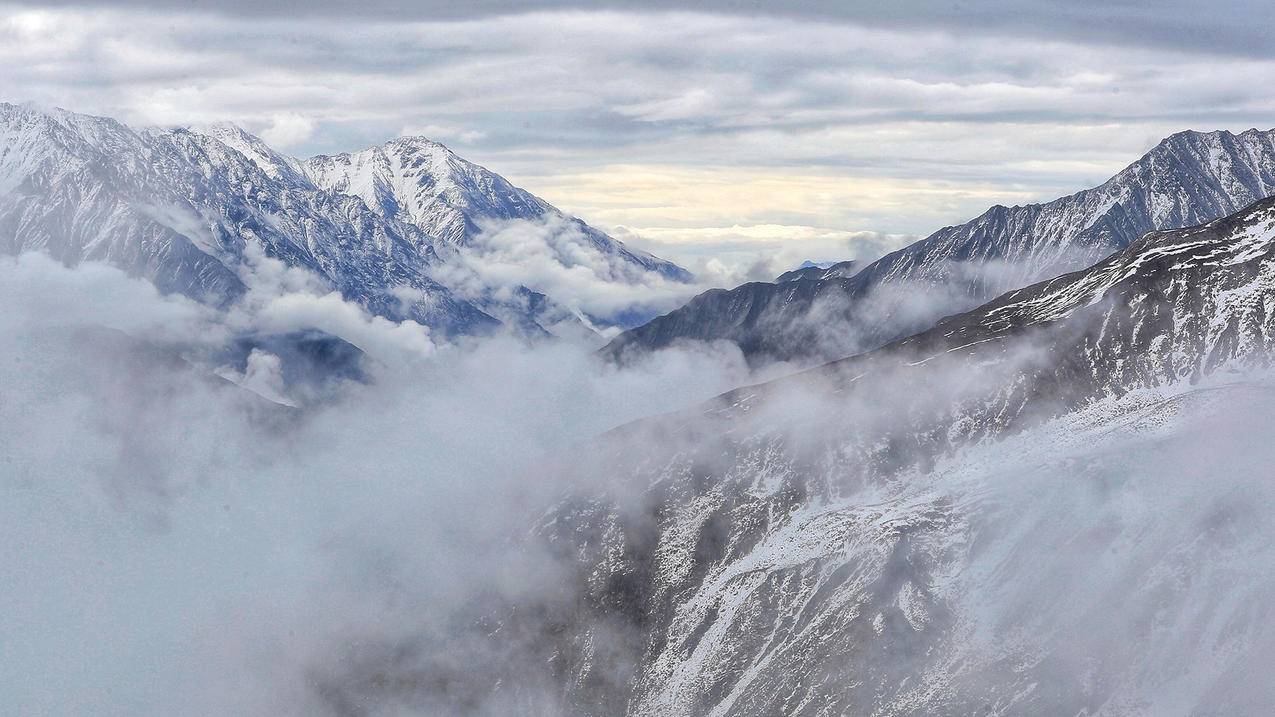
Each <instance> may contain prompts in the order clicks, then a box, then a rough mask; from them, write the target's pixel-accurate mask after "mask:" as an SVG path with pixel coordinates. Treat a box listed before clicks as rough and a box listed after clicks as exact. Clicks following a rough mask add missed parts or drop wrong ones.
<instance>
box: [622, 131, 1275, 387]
mask: <svg viewBox="0 0 1275 717" xmlns="http://www.w3.org/2000/svg"><path fill="white" fill-rule="evenodd" d="M1273 191H1275V130H1270V131H1261V130H1255V129H1253V130H1246V131H1244V132H1241V133H1239V134H1233V133H1231V132H1228V131H1225V130H1218V131H1213V132H1208V133H1201V132H1194V131H1183V132H1178V133H1175V134H1173V135H1170V136H1169V137H1166V138H1165V139H1163V140H1162V141H1161V142H1159V143H1158V144H1157V145H1156V146H1155V147H1154V148H1153V149H1152V150H1151V151H1149V152H1147V153H1146V154H1145V155H1143V156H1142V157H1140V158H1139V159H1137V160H1135V161H1134V162H1132V163H1131V164H1129V165H1128V166H1126V167H1125V168H1124V169H1122V170H1121V171H1120V172H1118V173H1117V174H1116V175H1114V176H1113V177H1111V178H1110V179H1108V180H1107V181H1105V182H1103V183H1102V184H1100V185H1098V186H1097V187H1093V188H1091V189H1085V190H1080V191H1078V192H1075V193H1072V194H1070V195H1067V196H1064V197H1059V198H1057V199H1054V200H1052V201H1049V202H1044V203H1037V204H1027V205H1018V206H1014V207H1009V206H1005V205H999V204H998V205H994V206H992V207H990V208H989V209H987V210H986V211H985V212H983V213H982V214H980V215H979V216H978V217H975V218H974V219H972V220H970V221H969V222H966V223H964V224H955V225H950V226H947V227H943V228H941V229H939V230H938V231H936V232H934V233H933V234H931V235H930V236H928V237H926V238H925V239H922V240H920V241H918V242H915V243H913V244H911V245H909V246H907V247H904V248H902V249H899V250H897V251H894V252H891V253H889V254H886V255H885V256H883V257H881V258H880V259H878V260H876V261H874V262H872V263H871V264H868V265H866V266H863V267H861V269H860V271H858V272H857V273H855V274H854V275H853V276H851V277H849V278H847V279H841V278H835V279H829V280H827V281H824V282H823V283H821V284H820V285H819V286H818V287H817V288H814V287H811V288H808V289H805V290H804V291H803V292H802V293H801V294H795V293H794V290H793V289H792V288H791V287H787V286H783V285H770V284H765V283H762V284H745V285H743V286H741V287H737V288H736V289H732V290H730V294H729V295H727V296H725V297H723V296H720V295H714V297H713V298H712V300H708V299H706V295H704V294H701V295H700V296H697V297H695V298H694V299H692V300H691V301H690V302H688V303H687V304H686V305H685V306H683V307H681V308H679V309H677V310H674V311H673V312H670V313H669V314H666V315H664V316H662V317H659V318H656V319H654V320H652V321H651V322H649V323H647V324H645V325H643V326H641V327H638V328H637V329H633V330H630V331H627V332H625V333H623V334H621V335H620V336H618V337H617V338H616V339H615V340H614V341H612V343H611V344H609V345H608V346H607V347H605V348H604V349H603V353H604V355H607V356H611V357H622V356H623V354H624V353H625V352H627V351H638V352H640V351H646V350H651V349H658V348H662V347H664V346H668V345H671V344H672V343H674V342H677V341H682V340H698V341H713V340H725V341H730V342H733V343H735V344H737V345H739V346H740V347H741V349H742V350H743V351H744V353H745V354H746V355H749V356H751V357H753V358H754V359H755V360H763V361H764V360H772V359H777V360H798V361H802V362H804V363H806V364H811V363H819V362H820V361H821V360H831V359H835V358H839V357H841V356H846V355H850V354H852V353H856V352H858V351H862V350H865V349H868V348H873V347H875V346H879V345H882V344H884V343H886V342H888V341H890V340H892V339H895V338H899V337H901V336H906V335H907V334H909V333H912V332H913V331H917V330H920V329H922V328H924V327H925V326H928V325H930V324H932V323H933V322H934V321H935V320H936V319H938V318H940V317H941V316H943V315H945V314H949V313H953V312H958V311H962V310H966V309H969V308H973V306H975V305H977V304H978V303H981V301H983V300H986V299H989V298H991V297H993V296H995V295H996V294H998V293H1000V292H1002V291H1006V290H1008V289H1010V288H1013V287H1016V286H1023V285H1025V284H1029V283H1032V282H1033V281H1037V280H1040V279H1045V278H1049V277H1051V276H1055V275H1057V274H1060V273H1063V272H1065V271H1069V270H1074V269H1079V268H1082V267H1084V266H1088V265H1089V264H1091V263H1093V262H1094V261H1097V260H1098V259H1101V258H1102V257H1104V256H1106V255H1108V254H1110V253H1111V252H1112V251H1115V250H1117V249H1119V248H1121V247H1123V246H1126V245H1128V244H1129V243H1130V242H1132V241H1134V240H1136V239H1137V238H1139V237H1140V236H1142V234H1144V233H1145V232H1147V231H1152V230H1157V229H1171V228H1177V227H1181V226H1189V225H1191V224H1195V223H1199V222H1203V221H1208V220H1211V219H1214V218H1217V217H1220V216H1225V215H1227V214H1230V213H1232V212H1235V211H1238V210H1239V209H1242V208H1243V207H1245V206H1247V205H1248V204H1251V203H1252V202H1254V201H1257V200H1259V199H1262V198H1264V197H1266V196H1268V195H1270V194H1271V193H1272V192H1273ZM927 294H929V295H932V297H937V298H934V299H933V300H929V301H925V300H921V299H924V298H926V295H927ZM803 359H804V361H803Z"/></svg>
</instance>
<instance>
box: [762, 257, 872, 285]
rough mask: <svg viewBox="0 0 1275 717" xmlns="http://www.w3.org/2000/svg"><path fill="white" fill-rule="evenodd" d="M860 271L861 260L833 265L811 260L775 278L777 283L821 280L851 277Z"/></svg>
mask: <svg viewBox="0 0 1275 717" xmlns="http://www.w3.org/2000/svg"><path fill="white" fill-rule="evenodd" d="M858 271H859V262H857V261H853V260H852V261H839V262H837V263H835V264H833V265H831V266H819V265H818V264H813V263H811V262H806V263H805V264H803V265H802V266H800V267H798V268H796V269H793V270H792V271H785V272H784V273H782V274H780V275H779V276H778V277H776V278H775V283H776V284H782V283H784V282H785V281H819V280H821V279H822V280H826V279H834V278H843V279H845V278H849V277H852V276H854V275H855V274H856V273H858Z"/></svg>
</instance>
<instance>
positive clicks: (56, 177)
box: [0, 104, 686, 335]
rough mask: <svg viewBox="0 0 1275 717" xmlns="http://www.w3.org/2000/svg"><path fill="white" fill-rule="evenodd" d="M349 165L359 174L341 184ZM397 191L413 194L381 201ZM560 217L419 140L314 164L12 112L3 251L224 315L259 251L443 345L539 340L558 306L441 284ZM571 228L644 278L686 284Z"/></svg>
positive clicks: (220, 141)
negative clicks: (481, 253) (38, 256)
mask: <svg viewBox="0 0 1275 717" xmlns="http://www.w3.org/2000/svg"><path fill="white" fill-rule="evenodd" d="M359 158H363V159H359ZM378 162H384V163H386V164H385V166H386V167H387V168H388V169H387V170H386V171H389V172H391V173H392V183H391V184H390V185H385V186H383V185H382V180H383V179H384V177H382V175H381V174H379V173H378V172H379V169H380V167H381V165H380V164H378ZM339 167H346V168H349V171H350V172H351V174H350V175H349V176H348V177H347V178H346V179H343V180H342V179H339V178H338V175H339V174H340V170H339V169H338V168H339ZM386 176H389V175H386ZM386 181H390V180H386ZM359 182H366V183H367V186H366V187H365V186H363V185H362V184H359ZM409 183H410V184H411V187H409V186H408V184H409ZM386 187H389V188H388V189H387V188H386ZM391 189H393V190H396V191H400V192H402V194H401V195H392V194H382V193H381V192H382V191H390V190H391ZM347 191H348V192H352V193H347ZM400 206H401V207H402V209H401V210H400V209H398V207H400ZM555 212H556V210H554V209H553V208H552V207H550V206H549V205H548V204H546V203H544V202H543V201H541V200H539V199H537V198H535V197H534V196H532V195H530V194H528V193H526V192H524V191H522V190H519V189H516V188H514V187H512V186H511V185H510V184H509V183H508V182H506V181H505V180H504V179H502V178H500V177H499V176H497V175H495V174H492V173H491V172H488V171H486V170H483V169H481V168H479V167H477V166H475V165H473V164H470V163H468V162H465V161H464V160H462V159H460V158H459V157H456V156H455V155H454V154H452V153H451V152H449V151H448V150H446V149H445V148H443V147H442V146H441V145H437V144H434V143H430V142H427V141H424V140H419V139H412V138H409V139H403V140H398V141H395V142H391V143H389V144H387V145H386V147H385V148H380V149H377V150H369V151H368V152H366V153H361V154H359V155H353V156H351V155H342V156H340V157H336V158H327V157H319V158H315V159H313V160H310V161H308V162H301V161H298V160H296V159H294V158H291V157H287V156H285V155H282V154H280V153H278V152H275V151H274V150H272V149H271V148H270V147H269V146H267V145H266V144H265V143H264V142H262V141H261V140H260V139H258V138H256V137H254V136H252V135H250V134H248V133H246V132H244V131H243V130H241V129H239V128H238V127H235V126H233V125H226V124H218V125H213V126H210V127H206V128H199V129H186V128H178V129H149V128H148V129H133V128H130V127H126V126H124V125H123V124H120V123H119V122H116V121H115V120H112V119H109V118H105V117H93V116H89V115H82V114H76V113H72V112H67V111H65V110H51V111H44V110H40V109H37V108H34V107H32V106H27V105H11V104H0V251H4V252H6V253H18V252H22V251H30V250H40V251H45V252H48V253H49V254H51V255H53V256H54V257H56V258H58V259H59V260H61V261H63V262H65V263H67V264H76V263H79V262H82V261H87V260H102V261H107V262H109V263H112V264H114V265H116V266H118V267H120V268H122V269H125V270H126V271H128V272H130V273H131V274H133V275H136V276H142V277H145V278H147V279H150V280H151V281H153V282H154V283H155V284H156V285H157V286H158V287H159V288H160V289H161V290H163V291H165V292H177V293H181V294H184V295H187V296H190V297H192V298H195V299H197V300H200V301H205V302H209V303H212V304H216V305H228V304H230V303H232V302H234V301H235V300H236V299H237V298H238V297H240V296H241V295H243V294H244V292H245V291H246V290H247V287H248V284H249V283H251V281H252V276H251V275H252V272H253V270H254V266H253V260H254V257H256V256H258V255H260V256H264V257H269V258H273V259H277V260H280V261H282V262H283V263H284V264H285V265H287V266H289V267H295V268H299V269H304V270H306V271H308V272H310V273H311V274H312V275H313V276H314V277H315V278H316V279H317V280H318V281H320V282H322V283H323V284H325V285H326V286H327V287H328V288H329V289H330V290H334V291H339V292H340V293H341V294H342V295H343V296H345V297H346V298H347V299H350V300H353V301H356V302H358V303H359V304H361V305H362V306H364V307H365V308H366V309H367V310H368V311H370V312H371V313H373V314H376V315H380V316H385V317H387V318H390V319H394V320H400V319H413V320H416V321H419V322H421V323H423V324H426V325H429V326H430V327H432V328H434V329H436V330H438V331H439V332H440V333H443V334H445V335H446V334H461V333H482V332H485V331H489V330H491V329H493V328H495V327H496V326H498V325H499V324H500V323H501V321H500V320H498V319H496V318H493V316H492V314H493V313H499V314H500V315H501V317H502V319H503V320H504V321H505V322H506V323H511V322H512V323H515V324H518V325H519V326H520V327H521V328H523V329H524V330H528V329H535V330H539V328H538V326H537V325H536V323H535V322H536V320H537V318H538V315H539V313H540V312H544V311H547V310H549V309H552V308H553V307H552V306H551V305H552V300H551V299H546V297H544V296H541V295H540V294H538V293H536V292H535V291H533V290H531V289H528V288H527V287H523V286H511V287H505V288H506V289H507V292H506V293H508V294H510V295H511V296H513V297H514V298H515V299H516V301H509V300H507V301H505V302H504V303H503V304H501V305H500V306H498V307H495V308H496V309H498V311H494V310H491V309H492V308H493V307H492V306H490V305H487V304H488V302H485V301H484V299H483V297H475V296H460V295H458V294H457V293H456V292H455V291H454V290H453V289H451V288H449V287H447V286H444V285H443V284H441V283H440V282H439V281H437V280H436V279H435V276H436V274H437V272H438V268H439V267H440V266H442V265H445V263H446V261H447V260H448V258H449V256H450V255H451V252H452V251H453V245H454V244H455V243H457V242H463V241H464V240H465V239H466V238H470V237H472V235H473V233H474V232H476V231H478V228H479V226H480V225H482V224H484V223H485V222H499V221H501V220H508V219H513V218H529V217H540V216H543V215H545V214H546V213H555ZM559 216H560V215H559ZM567 220H568V221H571V222H574V223H575V224H576V225H577V226H578V227H579V228H580V231H581V233H582V234H583V235H585V236H588V237H589V240H590V242H591V243H592V245H593V246H595V247H597V248H598V250H599V251H605V252H608V255H609V256H611V257H613V258H615V259H616V260H617V261H621V262H631V263H632V265H633V267H634V270H635V271H653V272H658V273H660V274H661V275H663V276H668V277H672V278H674V279H677V280H681V279H685V278H686V274H685V272H684V271H682V270H681V269H679V268H677V267H675V266H674V265H672V264H669V263H668V262H664V261H662V260H659V259H656V258H655V257H651V256H649V255H646V254H642V253H640V252H632V251H629V250H628V249H627V248H625V247H624V246H623V245H622V244H620V243H619V242H617V241H615V240H613V239H611V238H610V237H607V236H606V235H605V234H602V233H601V232H598V231H597V230H594V229H592V228H591V227H588V226H587V225H585V224H584V223H583V222H579V220H574V219H567ZM559 313H561V312H560V311H559Z"/></svg>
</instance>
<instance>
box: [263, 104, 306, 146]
mask: <svg viewBox="0 0 1275 717" xmlns="http://www.w3.org/2000/svg"><path fill="white" fill-rule="evenodd" d="M313 134H314V120H312V119H310V118H309V117H305V116H302V115H299V114H297V113H295V112H287V113H282V114H276V115H274V116H272V117H271V118H270V124H269V125H267V126H266V127H265V128H263V129H262V130H261V138H262V139H264V140H265V141H266V142H269V143H270V144H272V145H274V146H275V147H278V148H279V149H288V148H289V147H294V146H296V145H298V144H301V143H302V142H305V141H306V140H308V139H310V137H311V136H312V135H313Z"/></svg>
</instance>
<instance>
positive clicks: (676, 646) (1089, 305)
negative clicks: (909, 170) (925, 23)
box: [317, 199, 1275, 717]
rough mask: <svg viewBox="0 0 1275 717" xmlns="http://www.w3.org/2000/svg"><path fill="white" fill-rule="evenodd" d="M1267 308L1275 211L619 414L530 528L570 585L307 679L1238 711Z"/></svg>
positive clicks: (1274, 336)
mask: <svg viewBox="0 0 1275 717" xmlns="http://www.w3.org/2000/svg"><path fill="white" fill-rule="evenodd" d="M1272 308H1275V199H1273V200H1265V201H1262V202H1259V203H1257V204H1255V205H1253V206H1251V207H1249V208H1247V209H1245V210H1243V211H1241V212H1239V213H1237V214H1235V215H1233V216H1230V217H1227V218H1223V219H1219V220H1215V221H1213V222H1210V223H1208V224H1204V225H1200V226H1195V227H1191V228H1187V229H1179V230H1171V231H1162V232H1152V233H1149V234H1147V235H1146V236H1144V237H1143V238H1141V239H1139V240H1137V241H1134V242H1133V243H1131V244H1130V245H1129V246H1127V247H1126V248H1124V249H1122V250H1120V251H1118V252H1116V253H1115V254H1113V255H1111V256H1110V257H1108V258H1106V259H1104V260H1102V261H1101V262H1099V263H1097V264H1096V265H1094V266H1092V267H1090V268H1088V269H1085V270H1081V271H1078V272H1074V273H1071V274H1066V275H1063V276H1060V277H1058V278H1055V279H1051V280H1048V281H1044V282H1041V283H1037V284H1033V285H1031V286H1029V287H1026V288H1022V289H1018V290H1015V291H1012V292H1009V293H1007V294H1004V295H1002V296H1000V297H998V298H996V299H994V300H993V301H991V302H989V303H987V304H984V305H983V306H981V307H978V308H977V309H975V310H973V311H970V312H968V313H964V314H960V315H956V316H952V317H949V318H946V319H944V320H943V321H941V322H939V323H938V325H936V326H935V327H933V328H931V329H929V330H928V331H925V332H922V333H920V334H917V335H915V336H912V337H909V338H907V339H904V340H901V341H897V342H894V343H891V344H888V345H886V346H884V347H882V348H880V349H877V350H874V351H870V352H867V353H864V354H860V355H856V356H853V357H850V358H847V359H844V360H841V361H838V362H835V363H831V364H827V365H825V366H821V367H818V368H815V369H812V370H809V371H806V372H804V373H800V374H797V375H794V376H791V377H789V378H785V379H781V380H779V381H775V382H771V383H766V384H761V385H757V386H750V387H746V388H741V389H738V390H735V391H732V392H730V393H727V394H725V395H723V396H721V397H720V398H718V399H716V400H714V401H712V402H710V403H708V404H707V405H703V406H701V407H699V408H696V409H694V410H690V411H686V412H683V413H679V414H673V415H669V416H663V417H658V418H653V419H648V420H645V421H641V422H638V423H636V424H631V425H628V426H625V427H622V428H620V429H617V430H616V431H613V432H612V433H610V434H608V435H606V436H604V437H602V438H601V439H599V440H598V441H596V442H595V444H594V445H592V446H590V447H588V448H587V449H585V450H581V451H579V452H578V453H577V454H576V455H573V456H572V457H571V458H570V460H569V462H567V463H563V464H560V465H558V464H555V465H557V470H558V471H560V472H561V473H562V474H563V475H566V476H571V477H573V478H574V479H575V483H574V485H577V486H578V488H577V491H576V495H575V497H574V498H571V499H568V500H566V501H564V502H562V503H560V504H559V505H558V506H557V507H556V508H555V509H554V510H552V511H550V512H549V513H548V514H546V515H545V516H543V517H541V518H540V519H538V520H537V521H536V523H535V527H534V528H533V529H531V531H530V533H529V534H528V535H527V537H526V538H525V539H524V541H523V546H524V547H523V548H522V552H521V553H520V554H521V555H523V556H530V555H535V554H537V552H538V551H544V552H545V553H547V554H548V555H550V556H553V559H554V560H556V561H558V562H559V563H560V564H561V565H563V566H565V567H564V568H563V569H564V575H565V577H563V578H562V579H561V580H560V585H559V588H560V589H559V590H557V591H548V592H547V594H546V595H542V596H541V600H540V602H538V603H535V604H529V603H528V602H527V601H526V599H525V597H524V598H523V599H521V600H520V601H518V604H517V605H516V607H515V606H514V605H509V606H506V607H504V608H501V607H499V606H496V607H493V606H492V605H491V604H490V601H484V602H483V603H482V612H478V613H475V615H473V616H472V617H471V618H470V619H471V620H472V622H470V623H467V624H469V625H471V626H472V627H462V628H458V630H459V631H460V632H459V633H458V635H460V636H461V637H457V642H456V644H452V645H448V644H443V643H437V642H436V641H433V640H432V639H431V641H429V642H422V643H407V644H398V645H397V646H395V647H394V649H393V650H392V651H391V650H390V649H389V646H386V649H385V650H376V651H373V652H371V653H369V654H372V655H376V656H377V657H376V658H375V659H374V660H371V661H369V662H366V663H362V664H360V663H357V662H355V663H351V664H347V665H344V666H343V667H342V669H341V671H339V672H332V673H328V674H325V675H323V676H321V677H319V678H317V679H318V680H319V684H320V686H321V689H322V690H323V691H324V692H323V693H324V694H326V695H329V697H330V699H331V700H332V704H334V705H335V704H378V705H381V706H382V707H386V708H388V706H389V705H398V706H401V707H402V708H404V709H417V710H422V709H423V710H425V711H431V710H432V711H440V712H448V711H457V712H464V711H468V710H469V709H471V708H472V709H478V707H477V706H479V705H484V706H486V708H489V709H491V710H492V712H500V711H501V710H512V709H515V707H514V706H515V705H517V706H518V707H517V708H516V709H517V710H519V711H525V712H532V713H536V712H537V711H540V712H543V713H545V714H553V713H555V711H558V712H566V713H569V714H589V715H603V714H608V715H609V714H630V715H737V716H741V717H742V716H745V715H749V716H758V717H760V716H765V715H833V714H873V715H935V714H951V715H967V714H1112V715H1126V714H1162V713H1165V712H1173V713H1190V714H1233V713H1235V712H1237V711H1239V712H1251V711H1252V710H1254V709H1255V708H1257V706H1259V705H1262V704H1271V700H1272V699H1275V692H1273V691H1272V688H1271V687H1270V686H1269V683H1268V682H1267V681H1266V680H1262V679H1258V676H1257V674H1256V671H1257V670H1259V669H1260V668H1259V667H1258V666H1260V665H1263V664H1265V663H1266V659H1267V658H1268V657H1269V656H1271V655H1272V654H1275V631H1272V630H1271V628H1270V624H1271V623H1270V617H1271V604H1272V603H1271V601H1270V600H1269V597H1270V595H1271V594H1272V592H1271V591H1272V589H1275V584H1272V582H1271V578H1270V574H1271V573H1270V568H1271V567H1272V566H1275V550H1272V548H1271V546H1272V545H1275V541H1272V538H1275V522H1273V521H1272V520H1271V518H1270V515H1269V511H1268V510H1266V508H1267V507H1268V506H1270V505H1272V504H1275V503H1272V501H1273V500H1275V489H1273V487H1272V486H1271V485H1270V484H1269V480H1268V479H1269V460H1270V458H1271V457H1272V456H1271V455H1270V451H1269V445H1270V441H1271V439H1272V438H1273V437H1275V435H1273V434H1272V430H1271V428H1270V426H1269V421H1267V420H1265V418H1264V417H1266V416H1268V415H1269V411H1270V407H1271V405H1272V403H1271V402H1272V401H1273V400H1275V385H1272V384H1271V383H1270V382H1269V380H1268V379H1267V378H1265V376H1266V374H1265V373H1264V372H1263V369H1264V368H1265V367H1266V366H1267V365H1268V363H1269V361H1270V357H1271V351H1272V349H1273V348H1275V312H1272ZM601 485H605V486H609V487H607V488H599V486H601ZM1168 516H1172V519H1167V517H1168ZM522 559H525V558H523V557H519V558H517V560H522ZM462 624H466V623H463V622H462ZM458 645H459V646H458ZM467 649H468V650H478V651H480V652H475V653H473V654H474V655H482V656H483V657H482V659H474V660H473V661H468V660H466V659H464V658H463V657H462V658H461V664H463V665H464V667H463V668H458V667H457V666H456V665H457V663H456V662H455V656H456V655H458V654H459V655H464V654H466V653H464V652H463V651H464V650H467ZM437 650H443V651H448V652H446V653H442V652H437ZM492 653H494V654H499V655H502V656H503V657H500V658H496V657H492ZM390 655H393V657H392V658H391V657H389V656H390ZM445 655H446V656H445ZM447 656H450V657H447ZM476 665H478V666H477V667H476ZM528 666H536V667H528ZM466 706H468V707H466Z"/></svg>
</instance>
